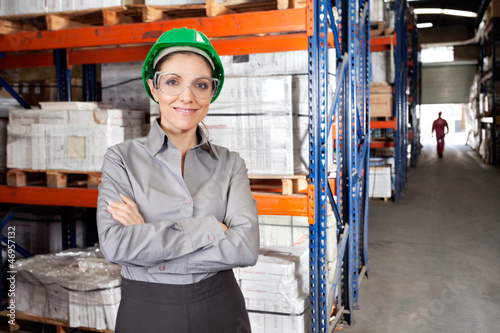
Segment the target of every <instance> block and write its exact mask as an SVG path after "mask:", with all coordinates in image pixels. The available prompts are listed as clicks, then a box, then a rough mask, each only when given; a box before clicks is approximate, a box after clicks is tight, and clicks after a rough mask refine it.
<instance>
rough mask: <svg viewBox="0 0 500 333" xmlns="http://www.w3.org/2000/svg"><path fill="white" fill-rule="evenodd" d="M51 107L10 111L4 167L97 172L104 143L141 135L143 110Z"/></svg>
mask: <svg viewBox="0 0 500 333" xmlns="http://www.w3.org/2000/svg"><path fill="white" fill-rule="evenodd" d="M45 107H46V106H45ZM54 108H55V110H47V109H46V108H45V109H43V110H34V111H33V110H27V111H26V110H11V112H10V113H9V118H10V120H11V122H10V124H9V126H8V128H7V167H9V168H21V169H33V170H46V169H47V170H50V169H52V170H72V171H99V170H100V169H101V167H102V162H103V156H104V154H105V152H106V149H107V148H108V147H109V146H112V145H115V144H117V143H120V142H123V141H125V140H129V139H134V138H137V137H141V136H143V135H144V128H145V113H144V112H142V111H130V110H115V109H112V110H99V109H96V110H84V111H82V110H69V111H67V110H66V111H64V110H60V107H59V106H57V105H56V106H54ZM82 125H83V126H82Z"/></svg>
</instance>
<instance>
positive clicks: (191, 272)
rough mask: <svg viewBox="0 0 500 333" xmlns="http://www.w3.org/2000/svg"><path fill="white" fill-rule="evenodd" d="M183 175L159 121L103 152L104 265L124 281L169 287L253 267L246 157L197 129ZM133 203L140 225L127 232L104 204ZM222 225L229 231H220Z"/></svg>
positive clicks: (100, 223) (254, 219)
mask: <svg viewBox="0 0 500 333" xmlns="http://www.w3.org/2000/svg"><path fill="white" fill-rule="evenodd" d="M198 133H199V135H200V137H201V140H200V143H199V144H198V145H197V146H195V147H193V148H191V149H190V150H189V151H188V152H187V154H186V158H185V162H184V177H183V176H182V172H181V153H180V151H179V150H178V149H177V148H176V147H175V146H174V145H173V144H172V143H171V142H169V140H168V137H167V135H166V134H165V132H164V131H163V130H162V129H161V127H160V125H159V123H158V122H154V123H153V124H152V126H151V130H150V133H149V135H148V136H147V137H144V138H140V139H136V140H130V141H126V142H123V143H120V144H118V145H115V146H113V147H110V148H108V150H107V152H106V154H105V156H104V162H103V166H102V179H101V185H100V187H99V198H98V203H97V227H98V232H99V243H100V248H101V251H102V252H103V254H104V256H105V257H106V259H107V260H108V261H110V262H112V263H116V264H119V265H121V266H122V270H121V274H122V276H123V277H125V278H127V279H132V280H139V281H149V282H156V283H168V284H188V283H195V282H199V281H201V280H203V279H205V278H208V277H210V276H212V275H214V274H216V273H217V272H219V271H221V270H226V269H231V268H234V267H239V266H251V265H254V264H255V262H256V260H257V255H258V249H259V227H258V216H257V204H256V201H255V199H254V198H253V197H252V194H251V192H250V182H249V179H248V174H247V169H246V166H245V162H244V161H243V159H242V158H241V157H240V156H239V155H238V154H237V153H235V152H231V151H229V150H228V149H226V148H224V147H220V146H217V145H214V144H212V143H211V142H209V141H208V140H207V137H206V135H205V133H204V132H203V131H202V130H201V129H200V128H198ZM119 194H124V195H126V196H128V197H129V198H130V199H132V200H133V201H134V202H135V203H136V204H137V207H138V209H139V212H140V213H141V215H142V217H143V218H144V221H145V224H140V225H129V226H124V225H122V224H121V223H119V222H117V221H115V220H114V219H113V218H112V217H111V214H110V213H109V212H108V211H107V203H108V202H109V201H119V202H122V200H121V199H120V197H119ZM219 222H224V223H225V224H226V225H227V226H228V228H229V229H228V230H227V231H226V232H224V231H223V230H222V227H221V226H220V224H219Z"/></svg>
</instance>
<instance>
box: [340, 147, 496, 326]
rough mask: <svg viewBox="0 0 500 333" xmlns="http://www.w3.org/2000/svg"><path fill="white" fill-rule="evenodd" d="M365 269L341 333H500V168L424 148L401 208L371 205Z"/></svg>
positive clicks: (456, 152)
mask: <svg viewBox="0 0 500 333" xmlns="http://www.w3.org/2000/svg"><path fill="white" fill-rule="evenodd" d="M369 223H370V225H369V233H368V234H369V243H368V244H369V245H368V246H369V249H368V253H369V266H370V267H369V268H370V275H369V277H368V278H364V279H363V281H362V284H361V287H360V293H359V310H356V311H355V312H354V320H355V323H354V325H353V326H347V325H345V326H344V329H343V331H345V332H346V333H358V332H359V333H361V332H362V333H371V332H377V333H378V332H384V333H411V332H426V333H427V332H440V333H441V332H442V333H459V332H464V333H471V332H481V333H482V332H500V259H499V258H500V168H498V167H492V166H489V165H485V164H484V163H482V161H480V160H479V159H478V157H477V154H476V153H475V152H474V151H472V150H471V149H470V148H468V147H466V146H447V147H446V148H445V153H444V158H443V159H438V158H437V156H436V153H435V146H428V147H425V148H424V150H423V152H422V155H421V156H420V159H419V162H418V167H417V168H416V169H412V170H410V175H409V179H408V189H407V190H406V195H405V197H404V199H403V200H402V201H401V202H400V203H392V202H388V203H384V202H381V201H370V213H369Z"/></svg>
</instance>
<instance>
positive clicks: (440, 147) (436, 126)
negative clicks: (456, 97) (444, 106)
mask: <svg viewBox="0 0 500 333" xmlns="http://www.w3.org/2000/svg"><path fill="white" fill-rule="evenodd" d="M442 114H443V113H442V112H439V113H438V119H436V120H434V122H433V123H432V133H433V135H434V132H436V141H437V154H438V156H439V157H443V152H444V136H445V135H446V134H448V132H449V128H448V122H447V121H446V120H445V119H443V118H441V115H442ZM445 127H446V133H445V131H444V128H445Z"/></svg>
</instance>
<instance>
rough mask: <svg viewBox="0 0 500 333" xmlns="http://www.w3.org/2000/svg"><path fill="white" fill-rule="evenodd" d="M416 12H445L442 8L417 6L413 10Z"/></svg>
mask: <svg viewBox="0 0 500 333" xmlns="http://www.w3.org/2000/svg"><path fill="white" fill-rule="evenodd" d="M413 11H414V12H415V14H417V15H419V14H443V10H442V9H440V8H415V9H414V10H413Z"/></svg>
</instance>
